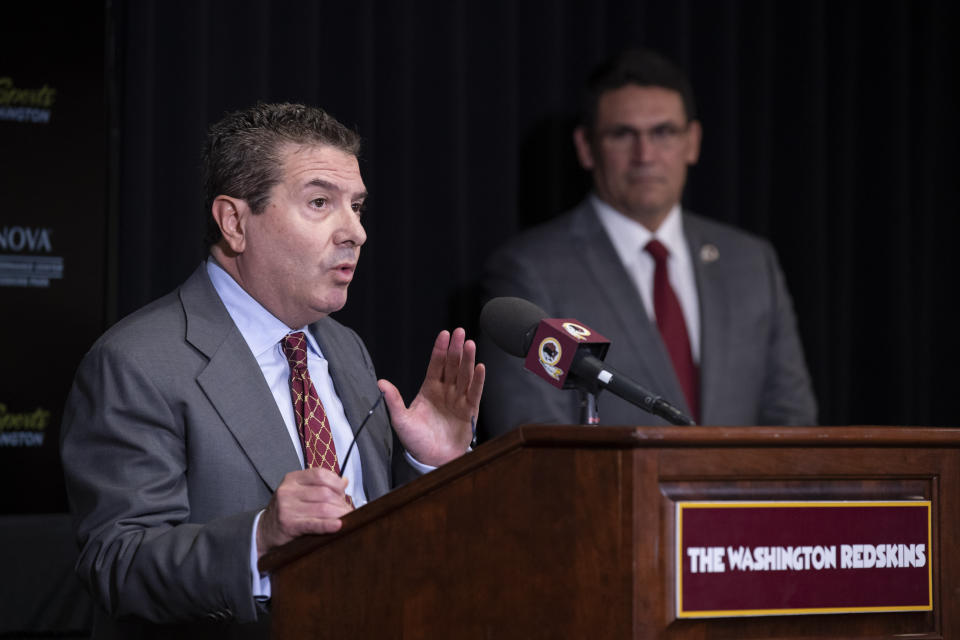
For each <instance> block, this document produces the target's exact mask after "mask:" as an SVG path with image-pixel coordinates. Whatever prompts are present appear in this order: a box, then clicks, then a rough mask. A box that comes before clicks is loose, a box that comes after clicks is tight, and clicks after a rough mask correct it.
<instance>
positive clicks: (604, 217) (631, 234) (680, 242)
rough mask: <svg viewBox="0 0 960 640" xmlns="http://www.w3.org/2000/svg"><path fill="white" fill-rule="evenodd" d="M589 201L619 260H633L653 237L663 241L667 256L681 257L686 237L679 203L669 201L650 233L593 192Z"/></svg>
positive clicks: (628, 263)
mask: <svg viewBox="0 0 960 640" xmlns="http://www.w3.org/2000/svg"><path fill="white" fill-rule="evenodd" d="M590 202H591V204H593V208H594V210H596V212H597V215H598V216H599V217H600V222H601V224H603V227H604V229H606V231H607V235H608V236H610V241H611V242H612V243H613V247H614V249H616V250H617V255H619V256H620V261H621V262H623V263H624V264H625V265H632V264H634V263H636V261H637V260H638V259H639V256H640V255H641V254H642V250H643V248H644V247H645V246H647V243H648V242H650V240H652V239H654V238H656V239H657V240H659V241H660V242H661V243H663V246H665V247H666V248H667V250H668V251H669V252H670V255H671V257H676V258H677V259H680V260H682V259H684V257H685V256H687V255H688V251H687V245H686V240H685V239H684V237H683V219H682V217H681V215H680V205H679V204H675V205H673V208H672V209H670V213H668V214H667V217H666V218H664V220H663V223H662V224H661V225H660V228H658V229H657V230H656V232H654V233H651V231H650V230H649V229H647V228H646V227H645V226H643V225H642V224H640V223H639V222H637V221H636V220H633V219H632V218H628V217H627V216H625V215H623V214H622V213H620V212H619V211H617V210H616V209H614V208H613V207H611V206H610V205H609V204H607V203H606V202H604V201H603V200H601V199H600V198H599V197H597V195H596V194H591V195H590Z"/></svg>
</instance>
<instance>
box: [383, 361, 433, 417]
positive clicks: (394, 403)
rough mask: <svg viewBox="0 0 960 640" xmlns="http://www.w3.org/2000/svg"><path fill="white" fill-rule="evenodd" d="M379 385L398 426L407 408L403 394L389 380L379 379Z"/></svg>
mask: <svg viewBox="0 0 960 640" xmlns="http://www.w3.org/2000/svg"><path fill="white" fill-rule="evenodd" d="M430 360H431V362H432V361H433V358H432V357H431V358H430ZM377 387H378V388H379V389H380V391H382V392H383V401H384V402H386V403H387V411H388V412H389V413H390V420H391V421H392V422H393V423H394V426H396V424H397V422H398V421H402V419H403V414H404V412H405V411H406V410H407V405H406V404H404V402H403V396H401V395H400V391H399V390H398V389H397V388H396V387H395V386H393V383H392V382H390V381H389V380H377Z"/></svg>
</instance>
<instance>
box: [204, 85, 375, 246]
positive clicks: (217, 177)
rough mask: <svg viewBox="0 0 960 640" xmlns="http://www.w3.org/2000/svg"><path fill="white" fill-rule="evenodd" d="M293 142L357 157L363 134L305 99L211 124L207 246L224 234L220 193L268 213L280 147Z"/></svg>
mask: <svg viewBox="0 0 960 640" xmlns="http://www.w3.org/2000/svg"><path fill="white" fill-rule="evenodd" d="M288 143H293V144H299V145H317V146H319V145H326V146H331V147H335V148H337V149H340V150H341V151H344V152H346V153H349V154H350V155H353V156H356V155H358V154H359V153H360V136H359V135H357V133H356V132H355V131H353V130H351V129H350V128H348V127H345V126H343V125H342V124H340V123H339V122H338V121H337V120H336V119H335V118H334V117H333V116H331V115H330V114H328V113H327V112H326V111H324V110H323V109H319V108H316V107H307V106H304V105H302V104H287V103H281V104H265V103H258V104H256V105H255V106H253V107H249V108H247V109H243V110H241V111H234V112H233V113H228V114H226V115H225V116H224V117H223V118H222V119H221V120H220V121H219V122H217V123H216V124H214V125H213V126H211V127H210V130H209V131H208V133H207V139H206V141H205V142H204V145H203V153H202V172H203V190H204V212H205V215H206V218H207V233H206V237H205V241H206V243H207V246H210V245H212V244H215V243H216V242H217V241H218V240H219V239H220V237H221V233H220V228H219V227H218V226H217V223H216V221H215V220H214V219H213V216H211V215H210V208H211V206H212V205H213V200H214V198H216V197H217V196H219V195H227V196H231V197H233V198H239V199H241V200H245V201H246V202H247V204H248V205H250V209H251V211H253V213H262V212H263V210H264V208H265V207H266V206H267V202H268V201H269V199H270V190H271V189H272V188H273V187H274V185H276V184H277V183H278V182H280V181H281V179H282V176H281V166H280V163H281V158H280V148H281V147H282V146H283V145H285V144H288Z"/></svg>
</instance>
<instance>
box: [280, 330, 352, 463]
mask: <svg viewBox="0 0 960 640" xmlns="http://www.w3.org/2000/svg"><path fill="white" fill-rule="evenodd" d="M280 344H281V345H282V347H283V353H284V354H285V355H286V356H287V361H288V362H289V363H290V398H291V399H292V400H293V413H294V415H295V416H296V419H297V433H299V434H300V444H301V445H302V446H303V462H304V465H305V466H306V467H307V468H308V469H309V468H311V467H322V468H323V469H330V470H332V471H333V472H334V473H340V464H339V463H338V462H337V449H336V446H335V445H334V444H333V432H332V431H330V424H329V423H328V422H327V413H326V412H325V411H324V410H323V404H321V402H320V396H318V395H317V390H316V389H315V388H314V387H313V382H311V381H310V372H309V371H307V338H306V336H305V335H304V334H303V332H302V331H297V332H296V333H290V334H287V336H286V337H284V339H283V340H282V341H281V342H280Z"/></svg>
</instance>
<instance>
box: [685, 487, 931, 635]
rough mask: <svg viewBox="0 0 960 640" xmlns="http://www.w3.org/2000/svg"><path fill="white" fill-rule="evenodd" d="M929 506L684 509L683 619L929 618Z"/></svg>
mask: <svg viewBox="0 0 960 640" xmlns="http://www.w3.org/2000/svg"><path fill="white" fill-rule="evenodd" d="M930 541H931V531H930V502H929V501H895V502H681V503H678V504H677V617H679V618H698V617H722V616H757V615H783V614H804V613H857V612H882V611H930V610H932V608H933V595H932V594H933V588H932V585H933V573H932V563H931V548H930Z"/></svg>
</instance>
